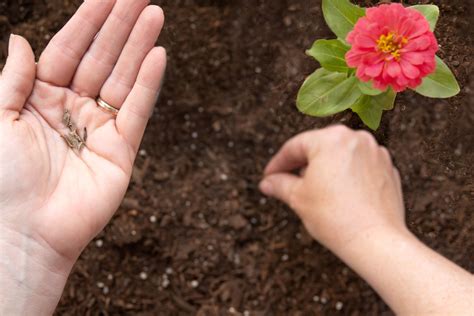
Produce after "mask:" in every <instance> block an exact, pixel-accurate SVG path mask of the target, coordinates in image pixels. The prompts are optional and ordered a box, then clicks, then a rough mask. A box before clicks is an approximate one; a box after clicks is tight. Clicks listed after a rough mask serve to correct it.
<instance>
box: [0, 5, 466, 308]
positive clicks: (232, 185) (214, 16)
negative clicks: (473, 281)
mask: <svg viewBox="0 0 474 316" xmlns="http://www.w3.org/2000/svg"><path fill="white" fill-rule="evenodd" d="M80 2H81V1H78V0H77V1H68V0H50V1H28V0H22V1H15V2H11V1H5V0H0V31H1V33H0V34H1V35H0V64H1V63H3V62H4V59H5V57H6V50H7V42H8V35H9V33H10V32H14V33H17V34H21V35H24V36H26V37H27V38H28V39H29V40H30V41H31V43H32V45H33V47H34V49H35V51H36V53H37V54H39V53H40V52H41V50H42V49H43V48H44V46H45V45H46V43H47V42H48V40H49V39H50V38H51V36H52V35H53V34H54V33H55V32H56V31H58V30H59V28H60V27H61V26H62V25H63V24H64V23H65V21H66V20H67V19H68V17H69V16H70V15H71V14H72V13H73V12H74V11H75V9H76V7H77V6H78V5H79V4H80ZM153 2H154V3H155V4H160V5H162V7H163V8H164V10H165V13H166V15H167V24H166V27H165V29H164V31H163V35H162V37H161V39H160V41H159V43H160V44H161V45H164V46H165V47H166V48H167V49H168V54H169V67H168V73H167V81H166V84H165V87H164V90H163V93H162V96H161V100H160V102H159V104H158V107H157V109H156V111H155V114H154V116H153V118H152V120H151V122H150V125H149V128H148V130H147V134H146V137H145V141H144V144H143V146H142V151H141V152H140V156H139V158H138V160H137V166H136V168H135V171H134V175H133V179H132V183H131V185H130V188H129V191H128V193H127V197H126V199H125V200H124V202H123V204H122V206H121V208H120V209H119V211H118V212H117V214H116V216H115V217H114V219H113V220H112V223H111V224H110V225H109V226H108V227H107V228H106V229H105V231H104V232H103V233H101V234H100V236H98V237H97V239H96V240H94V242H93V243H92V244H91V245H90V246H89V247H88V248H87V249H86V250H85V252H84V254H83V255H82V256H81V258H80V260H79V262H78V263H77V265H76V267H75V269H74V272H73V274H72V275H71V278H70V280H69V283H68V285H67V287H66V290H65V293H64V296H63V298H62V300H61V303H60V305H59V307H58V311H57V312H58V314H60V315H77V314H80V315H82V314H84V315H90V314H94V315H96V314H103V315H108V314H134V315H182V314H197V315H223V314H242V315H307V314H321V315H322V314H334V313H336V312H340V313H343V314H348V315H349V314H350V315H366V314H371V315H378V314H384V313H385V314H387V313H389V309H388V307H387V306H386V305H385V304H384V303H383V302H382V301H381V300H380V298H378V297H377V295H376V294H375V293H374V291H373V290H371V289H370V287H369V286H368V285H367V284H366V283H365V282H364V281H362V280H361V279H360V278H359V277H358V276H357V275H355V274H354V273H353V272H352V271H351V270H350V269H348V268H347V267H346V266H345V265H344V264H343V263H341V262H340V261H339V260H338V259H337V258H336V257H335V256H334V255H332V254H331V253H330V252H328V251H327V250H325V249H324V248H323V247H321V246H320V245H318V244H317V243H316V242H314V241H312V240H311V238H310V237H309V236H308V234H307V233H306V232H305V230H304V228H303V227H302V226H301V224H300V222H299V221H298V219H297V218H296V216H295V215H294V214H293V213H292V212H291V211H290V210H289V209H288V208H286V207H285V206H283V205H282V204H280V203H278V202H276V201H273V200H267V199H266V198H264V197H263V196H261V195H260V194H259V192H258V190H257V183H258V181H259V179H260V177H261V172H262V169H263V167H264V165H265V164H266V162H267V161H268V159H269V158H270V157H271V155H272V154H274V153H275V151H276V150H277V149H278V148H279V146H280V145H281V144H282V143H283V142H284V141H285V140H286V139H288V138H289V137H291V136H293V135H295V134H296V133H298V132H301V131H304V130H306V129H310V128H314V127H323V126H326V125H328V124H331V123H336V122H342V123H344V124H347V125H349V126H351V127H353V128H363V125H362V124H361V122H360V120H359V119H358V118H357V116H356V115H353V114H352V113H350V112H346V113H343V114H340V115H337V116H335V117H331V118H326V119H316V118H311V117H306V116H304V115H302V114H300V113H298V111H297V110H296V107H295V104H294V103H295V102H294V100H295V96H296V93H297V91H298V88H299V86H300V85H301V83H302V81H303V80H304V78H305V76H307V75H308V74H310V73H311V72H312V71H313V70H314V69H315V68H316V67H317V66H318V65H317V63H316V62H315V61H312V60H311V59H310V58H309V57H307V56H305V54H304V51H305V49H306V48H308V47H310V45H311V44H312V42H313V40H315V39H317V38H330V37H333V35H332V34H331V32H330V31H329V29H328V28H327V27H326V25H325V23H324V20H323V17H322V13H321V9H320V8H321V3H320V0H309V1H308V0H293V1H286V0H271V1H270V0H256V1H253V2H252V3H251V4H250V3H249V2H248V1H244V0H229V1H223V0H215V1H211V0H207V1H206V0H200V1H199V0H163V1H153ZM375 2H376V1H358V3H360V4H363V5H374V4H375ZM408 2H409V3H410V4H414V3H415V1H408ZM421 2H427V1H421ZM436 3H437V4H439V6H440V9H441V18H440V21H439V26H438V28H437V31H436V35H437V37H438V40H439V42H440V44H441V51H440V55H441V57H443V58H444V59H445V60H446V61H447V63H448V64H449V65H450V67H451V68H452V69H453V71H454V73H455V74H456V76H457V78H458V79H459V82H460V83H461V85H462V87H463V89H462V92H461V94H460V95H459V96H457V97H455V98H452V99H448V100H430V99H427V98H424V97H421V96H418V95H415V94H413V93H405V94H403V95H401V96H399V98H398V99H397V105H396V107H395V109H394V110H393V111H391V112H386V113H385V114H384V118H383V121H382V126H381V128H380V129H379V131H378V132H377V133H376V137H377V138H378V140H379V141H380V142H381V143H382V144H384V145H386V146H388V148H389V149H390V151H391V152H392V154H393V156H394V161H395V163H396V165H397V166H398V168H399V169H400V171H401V174H402V177H403V186H404V190H405V198H406V208H407V218H408V224H409V227H410V229H411V230H412V231H413V232H414V233H415V234H416V235H417V236H419V237H420V238H421V239H422V240H423V241H424V242H426V243H427V244H428V245H429V246H431V247H433V248H434V249H436V250H437V251H439V252H440V253H442V254H443V255H445V256H446V257H448V258H450V259H451V260H453V261H455V262H456V263H458V264H460V265H461V266H463V267H464V268H466V269H468V270H470V271H471V272H474V266H473V262H474V261H473V260H472V253H474V239H473V238H472V237H473V235H474V218H473V215H472V209H473V207H474V202H473V197H474V182H473V179H474V177H473V169H472V166H473V164H474V133H473V132H472V126H474V108H473V104H474V103H473V101H474V100H473V99H474V93H473V88H474V87H473V83H472V80H470V77H469V76H470V74H471V73H472V72H473V69H472V68H473V67H472V59H471V56H472V55H473V48H472V47H473V45H472V44H473V43H472V39H473V38H472V33H471V31H470V29H469V24H468V21H469V20H470V13H469V9H470V6H469V4H468V2H465V1H461V0H455V1H447V0H440V1H436Z"/></svg>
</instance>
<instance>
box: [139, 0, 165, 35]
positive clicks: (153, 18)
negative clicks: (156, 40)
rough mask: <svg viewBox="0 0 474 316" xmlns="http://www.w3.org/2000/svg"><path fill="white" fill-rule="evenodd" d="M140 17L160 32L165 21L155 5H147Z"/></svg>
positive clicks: (159, 8)
mask: <svg viewBox="0 0 474 316" xmlns="http://www.w3.org/2000/svg"><path fill="white" fill-rule="evenodd" d="M142 15H143V17H144V18H146V20H147V21H150V22H151V23H149V24H150V25H153V27H156V28H158V29H160V30H161V28H162V27H163V24H164V20H165V15H164V12H163V9H162V8H161V7H159V6H157V5H149V6H148V7H146V8H145V10H144V11H143V13H142ZM154 24H156V25H154Z"/></svg>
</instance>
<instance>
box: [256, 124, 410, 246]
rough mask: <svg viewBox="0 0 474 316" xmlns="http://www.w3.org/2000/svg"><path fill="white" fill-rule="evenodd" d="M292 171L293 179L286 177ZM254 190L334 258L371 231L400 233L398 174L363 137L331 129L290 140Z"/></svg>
mask: <svg viewBox="0 0 474 316" xmlns="http://www.w3.org/2000/svg"><path fill="white" fill-rule="evenodd" d="M302 168H303V169H302ZM297 169H302V170H303V172H301V173H300V175H299V176H298V175H295V174H292V173H290V172H291V171H294V170H297ZM260 189H261V191H262V192H263V193H264V194H266V195H269V196H273V197H276V198H278V199H280V200H282V201H283V202H285V203H287V204H288V205H289V206H290V207H291V208H292V209H293V210H295V212H296V213H297V214H298V215H299V216H300V217H301V219H302V221H303V223H304V225H305V226H306V228H307V230H308V232H309V233H310V234H311V235H312V236H313V237H314V238H315V239H317V240H318V241H320V242H321V243H322V244H323V245H325V246H326V247H328V248H329V249H331V250H332V251H333V252H335V253H336V254H339V253H340V252H341V251H343V249H344V248H345V247H346V246H347V245H348V244H349V243H350V242H351V241H352V240H354V239H356V238H357V237H358V236H359V235H361V234H365V233H367V232H369V231H371V230H374V229H376V230H379V229H386V230H388V229H390V230H397V231H400V232H405V231H406V226H405V220H404V206H403V198H402V191H401V185H400V176H399V174H398V171H397V170H396V168H394V166H393V164H392V161H391V158H390V155H389V153H388V151H387V149H385V148H384V147H381V146H379V145H378V144H377V142H376V141H375V139H374V138H373V137H372V136H371V135H370V134H369V133H367V132H365V131H359V132H355V131H351V130H350V129H348V128H346V127H344V126H332V127H329V128H326V129H322V130H317V131H309V132H306V133H302V134H300V135H298V136H296V137H294V138H293V139H291V140H289V141H288V142H287V143H286V144H285V145H284V146H283V148H282V149H281V150H280V151H279V152H278V153H277V154H276V155H275V157H273V159H272V160H271V161H270V163H269V164H268V166H267V168H266V169H265V176H264V179H263V180H262V182H261V184H260Z"/></svg>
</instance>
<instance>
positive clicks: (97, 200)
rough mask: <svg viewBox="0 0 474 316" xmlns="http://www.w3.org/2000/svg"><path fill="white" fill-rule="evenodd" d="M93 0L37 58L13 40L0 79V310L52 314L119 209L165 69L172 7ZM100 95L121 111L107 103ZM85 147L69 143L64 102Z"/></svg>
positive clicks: (134, 0)
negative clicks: (161, 43) (165, 33)
mask: <svg viewBox="0 0 474 316" xmlns="http://www.w3.org/2000/svg"><path fill="white" fill-rule="evenodd" d="M148 2H149V1H147V0H117V1H112V0H104V1H93V0H86V1H85V2H84V3H83V4H82V6H81V7H80V8H79V10H78V11H77V13H76V14H75V15H74V17H72V18H71V20H70V21H69V22H68V24H67V25H66V26H65V27H64V28H63V29H62V30H61V31H60V32H59V33H58V34H57V35H56V36H55V37H54V38H53V39H52V40H51V42H50V43H49V45H48V46H47V48H46V49H45V51H44V52H43V53H42V55H41V58H40V59H39V61H38V64H37V65H36V64H35V58H34V55H33V52H32V50H31V47H30V45H29V44H28V42H27V41H26V40H25V39H24V38H22V37H20V36H18V35H16V36H15V35H13V36H12V37H11V38H10V45H9V57H8V60H7V62H6V65H5V67H4V69H3V72H2V77H1V79H0V280H1V282H0V314H1V315H50V314H52V312H53V311H54V309H55V306H56V304H57V302H58V300H59V298H60V296H61V292H62V290H63V287H64V284H65V282H66V280H67V276H68V274H69V272H70V270H71V268H72V266H73V264H74V263H75V261H76V259H77V258H78V256H79V254H80V253H81V251H82V249H83V248H84V247H85V246H86V245H87V244H88V243H89V242H90V240H91V239H92V238H93V237H94V236H95V235H96V234H97V233H98V232H100V231H101V230H102V229H103V227H104V226H105V225H106V223H107V222H108V221H109V220H110V218H111V217H112V215H113V214H114V212H115V210H116V209H117V208H118V206H119V204H120V202H121V200H122V198H123V196H124V194H125V191H126V189H127V185H128V183H129V180H130V176H131V172H132V166H133V162H134V159H135V155H136V153H137V150H138V148H139V145H140V142H141V139H142V136H143V133H144V130H145V127H146V124H147V121H148V119H149V117H150V115H151V113H152V110H153V106H154V104H155V102H156V99H157V96H158V93H159V89H160V86H161V82H162V78H163V74H164V71H165V66H166V53H165V50H164V49H163V48H160V47H154V45H155V42H156V40H157V38H158V35H159V33H160V30H161V28H162V25H163V21H164V16H163V11H162V10H161V9H160V8H159V7H157V6H148ZM99 95H100V96H101V97H102V99H104V100H105V101H106V102H108V103H109V104H110V105H112V106H114V107H116V108H117V109H120V112H119V113H118V115H117V117H115V116H114V115H112V114H111V113H109V112H106V111H103V110H101V108H99V107H98V106H97V104H96V102H95V99H96V97H97V96H99ZM66 110H68V111H69V112H70V113H71V118H72V120H73V121H74V122H75V124H76V125H77V127H78V129H79V132H80V133H82V130H83V128H84V127H86V128H87V131H88V137H87V141H86V144H85V145H86V147H85V148H83V149H82V150H80V151H78V150H73V149H71V148H70V147H69V146H68V145H67V144H66V142H65V141H64V139H63V138H62V137H61V136H62V135H64V134H67V133H68V130H67V127H66V126H65V125H64V123H63V116H64V113H65V111H66Z"/></svg>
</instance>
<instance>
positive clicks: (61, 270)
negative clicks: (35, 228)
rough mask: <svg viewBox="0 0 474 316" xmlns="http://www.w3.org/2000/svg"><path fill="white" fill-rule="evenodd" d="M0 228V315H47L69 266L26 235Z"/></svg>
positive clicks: (65, 277) (57, 295)
mask: <svg viewBox="0 0 474 316" xmlns="http://www.w3.org/2000/svg"><path fill="white" fill-rule="evenodd" d="M0 228H1V231H0V315H51V314H52V313H53V312H54V309H55V308H56V305H57V303H58V301H59V299H60V298H61V294H62V291H63V289H64V285H65V283H66V281H67V276H68V274H69V271H70V268H71V265H70V264H69V263H63V261H62V260H61V261H60V260H57V259H58V258H59V256H57V255H55V254H54V253H51V252H49V251H48V250H47V249H45V247H44V246H43V245H41V244H39V243H38V242H36V241H34V240H33V239H31V238H29V237H28V236H26V235H23V234H19V233H16V232H12V231H6V230H5V229H4V228H3V227H0ZM60 262H61V263H60Z"/></svg>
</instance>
